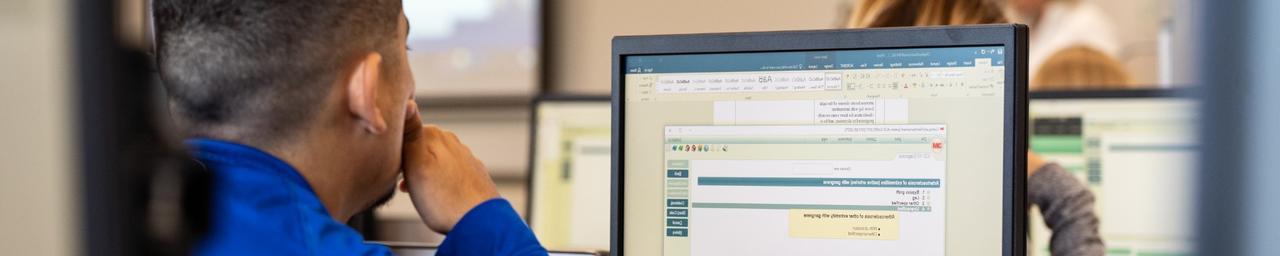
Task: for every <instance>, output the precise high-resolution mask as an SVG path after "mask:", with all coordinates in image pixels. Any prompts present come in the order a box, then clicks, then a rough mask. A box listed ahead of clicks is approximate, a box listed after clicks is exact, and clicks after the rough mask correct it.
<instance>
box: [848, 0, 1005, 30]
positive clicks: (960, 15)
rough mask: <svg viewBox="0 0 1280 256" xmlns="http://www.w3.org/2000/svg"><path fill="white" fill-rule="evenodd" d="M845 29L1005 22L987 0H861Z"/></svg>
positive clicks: (1001, 11)
mask: <svg viewBox="0 0 1280 256" xmlns="http://www.w3.org/2000/svg"><path fill="white" fill-rule="evenodd" d="M849 17H850V19H849V23H848V24H847V27H848V28H875V27H905V26H941V25H966V24H991V23H1006V22H1008V19H1007V18H1005V16H1004V11H1003V10H1002V9H1001V8H1000V7H999V6H997V5H996V4H995V3H991V2H990V1H988V0H862V1H861V2H860V3H859V4H858V5H857V6H856V7H855V8H853V13H852V15H850V16H849Z"/></svg>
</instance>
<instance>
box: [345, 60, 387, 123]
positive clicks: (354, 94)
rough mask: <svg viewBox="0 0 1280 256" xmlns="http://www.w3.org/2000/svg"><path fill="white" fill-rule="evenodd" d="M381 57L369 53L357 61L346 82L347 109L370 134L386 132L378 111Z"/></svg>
mask: <svg viewBox="0 0 1280 256" xmlns="http://www.w3.org/2000/svg"><path fill="white" fill-rule="evenodd" d="M381 67H382V55H381V54H378V53H370V54H368V55H365V56H364V57H363V58H360V59H359V62H358V63H356V69H355V71H354V72H352V73H351V77H350V79H349V80H348V81H347V108H348V110H350V111H351V114H352V115H355V117H356V118H357V119H359V121H360V123H361V124H362V125H364V128H365V130H368V131H369V132H371V133H375V134H377V133H382V132H384V131H386V130H387V120H386V119H384V118H383V117H382V111H381V110H380V109H378V87H380V86H379V85H380V84H382V77H381V76H380V74H381V73H382V72H381Z"/></svg>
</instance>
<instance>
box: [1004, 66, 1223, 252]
mask: <svg viewBox="0 0 1280 256" xmlns="http://www.w3.org/2000/svg"><path fill="white" fill-rule="evenodd" d="M1179 95H1181V94H1180V93H1178V92H1177V91H1168V90H1134V91H1079V92H1044V93H1032V94H1031V98H1032V99H1031V103H1030V104H1031V105H1030V115H1031V116H1030V123H1031V132H1030V143H1031V150H1032V151H1035V152H1036V153H1039V154H1040V155H1041V156H1043V157H1044V158H1045V160H1046V161H1050V162H1056V163H1058V164H1060V165H1062V166H1063V167H1064V168H1065V169H1067V170H1068V172H1070V173H1072V174H1074V175H1075V176H1076V177H1078V178H1080V180H1081V181H1083V182H1084V183H1085V184H1087V185H1088V187H1089V188H1090V190H1092V191H1093V193H1094V195H1096V196H1097V204H1096V207H1097V209H1096V212H1097V213H1098V215H1099V216H1098V217H1099V219H1100V221H1101V225H1100V230H1099V231H1100V232H1101V235H1102V238H1103V240H1104V241H1105V243H1106V245H1107V254H1108V255H1186V254H1189V253H1191V249H1192V246H1191V242H1192V241H1193V240H1192V239H1194V237H1192V236H1191V230H1192V226H1191V224H1192V223H1193V222H1192V220H1193V219H1192V217H1193V216H1192V213H1191V212H1192V210H1193V209H1192V206H1193V201H1192V200H1191V198H1194V194H1193V193H1194V191H1195V190H1194V188H1193V184H1194V183H1193V182H1192V180H1191V178H1192V176H1193V175H1194V173H1193V169H1194V167H1195V166H1196V161H1197V160H1196V152H1195V150H1196V145H1197V143H1196V140H1195V136H1194V135H1195V134H1196V132H1195V124H1196V121H1197V116H1196V113H1198V112H1197V105H1196V104H1195V100H1194V99H1191V98H1184V97H1179ZM1029 215H1031V216H1030V218H1029V221H1030V222H1031V226H1030V231H1029V232H1030V236H1031V238H1030V239H1029V240H1028V242H1029V243H1030V245H1029V246H1028V248H1030V250H1031V253H1030V254H1031V255H1049V239H1050V230H1048V229H1047V228H1046V227H1045V226H1044V224H1043V223H1044V222H1043V218H1042V217H1041V215H1040V211H1039V210H1038V209H1035V210H1033V211H1030V212H1029Z"/></svg>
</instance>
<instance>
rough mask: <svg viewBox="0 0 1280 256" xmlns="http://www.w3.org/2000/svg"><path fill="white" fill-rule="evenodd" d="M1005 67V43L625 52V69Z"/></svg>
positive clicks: (639, 71) (631, 71)
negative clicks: (981, 62)
mask: <svg viewBox="0 0 1280 256" xmlns="http://www.w3.org/2000/svg"><path fill="white" fill-rule="evenodd" d="M977 59H990V60H991V66H1004V59H1005V55H1004V48H1003V47H1001V46H986V47H945V48H914V49H892V50H836V51H794V52H759V53H713V54H679V55H641V56H628V57H626V58H625V59H624V60H623V61H624V63H626V64H625V65H626V73H627V74H649V73H693V72H740V71H791V70H845V69H886V68H938V67H972V66H975V65H976V63H975V60H977Z"/></svg>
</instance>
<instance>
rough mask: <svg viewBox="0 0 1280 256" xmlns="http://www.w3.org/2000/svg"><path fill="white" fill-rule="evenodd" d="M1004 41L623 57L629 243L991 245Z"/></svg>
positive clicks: (922, 251) (779, 249)
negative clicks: (944, 45) (918, 46)
mask: <svg viewBox="0 0 1280 256" xmlns="http://www.w3.org/2000/svg"><path fill="white" fill-rule="evenodd" d="M1006 50H1007V49H1006V48H1005V47H1004V46H1003V45H991V46H966V47H935V48H901V49H859V50H824V51H786V52H748V53H711V54H684V55H633V56H624V57H623V58H622V63H621V65H620V66H621V67H620V68H621V69H622V70H621V71H622V72H623V73H622V74H623V76H624V77H623V78H622V79H623V83H622V85H621V86H624V88H625V90H624V94H625V95H622V101H623V104H625V108H624V113H623V116H624V118H625V120H624V123H623V128H624V129H625V136H623V138H622V143H623V145H624V146H623V147H625V149H624V151H623V152H624V153H623V157H624V158H625V159H626V160H625V161H624V162H623V163H622V164H623V165H624V168H625V169H624V170H625V171H624V172H623V174H622V175H623V176H624V177H623V179H622V180H623V181H624V182H625V183H626V184H625V185H624V186H623V190H624V191H623V194H622V197H623V199H624V200H623V202H624V204H625V205H624V207H625V214H626V215H625V218H623V219H622V223H621V224H620V225H621V226H622V227H623V228H624V230H625V232H624V233H625V234H626V236H624V237H623V241H622V242H623V243H624V245H625V248H627V251H628V253H629V254H632V255H831V254H863V255H944V254H946V255H1000V254H1001V253H1002V250H1003V249H1002V248H1003V245H1002V243H1001V241H1003V238H1002V235H1003V233H1002V232H1004V228H1003V223H1004V222H1003V221H1004V217H1005V216H1004V214H1005V213H1006V211H1009V209H1006V207H1005V203H1006V202H1003V201H1002V198H1004V195H1005V194H1004V193H1005V189H1006V188H1005V187H1004V186H1005V183H1003V182H1004V179H1005V176H1004V175H1005V173H1004V167H1005V166H1004V163H1005V161H1006V160H1007V158H1006V157H1008V156H1006V154H1005V150H1006V148H1005V146H1006V145H1007V144H1006V143H1007V141H1005V138H1006V137H1005V136H1006V133H1005V132H1006V128H1007V127H1006V126H1007V125H1011V124H1008V123H1007V122H1006V120H1009V119H1007V118H1009V117H1010V116H1007V114H1008V113H1006V112H1005V109H1006V107H1008V105H1006V99H1007V98H1006V97H1007V96H1009V95H1006V94H1007V91H1006V88H1007V87H1011V86H1013V84H1014V83H1013V82H1007V81H1006V77H1012V75H1011V73H1007V72H1012V71H1008V70H1006V69H1005V61H1006V59H1009V60H1012V59H1013V58H1012V55H1013V53H1009V54H1007V55H1006V53H1005V51H1006Z"/></svg>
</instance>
